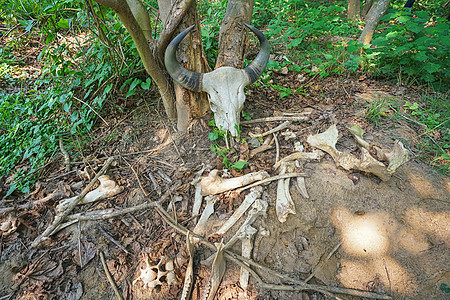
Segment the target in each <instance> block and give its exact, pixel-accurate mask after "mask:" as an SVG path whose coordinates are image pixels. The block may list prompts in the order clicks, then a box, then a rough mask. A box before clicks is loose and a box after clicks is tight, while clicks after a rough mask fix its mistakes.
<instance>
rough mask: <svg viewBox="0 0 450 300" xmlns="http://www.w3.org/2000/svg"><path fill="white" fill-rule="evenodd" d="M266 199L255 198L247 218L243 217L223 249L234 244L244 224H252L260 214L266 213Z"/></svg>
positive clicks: (244, 226) (243, 228)
mask: <svg viewBox="0 0 450 300" xmlns="http://www.w3.org/2000/svg"><path fill="white" fill-rule="evenodd" d="M267 206H268V204H267V201H265V200H261V199H256V200H255V202H253V204H252V208H251V209H250V211H249V212H248V215H247V218H246V219H245V221H244V223H243V224H242V226H241V227H240V228H239V229H238V231H237V232H236V233H235V234H234V235H233V237H232V238H231V239H230V240H229V241H228V242H227V243H226V244H225V246H224V247H225V249H228V248H230V247H231V246H233V245H234V243H235V242H236V241H237V240H238V239H239V236H240V235H241V234H242V232H243V231H244V230H245V228H246V226H249V225H252V224H253V223H254V222H255V220H256V219H257V218H258V217H259V216H262V215H265V214H266V211H267Z"/></svg>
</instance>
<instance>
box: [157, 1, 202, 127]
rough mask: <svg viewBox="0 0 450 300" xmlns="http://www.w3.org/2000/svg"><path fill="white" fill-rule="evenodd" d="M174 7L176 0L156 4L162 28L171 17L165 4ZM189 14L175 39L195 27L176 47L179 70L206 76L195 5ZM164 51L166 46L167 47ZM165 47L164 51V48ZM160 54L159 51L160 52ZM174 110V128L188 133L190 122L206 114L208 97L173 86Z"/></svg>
mask: <svg viewBox="0 0 450 300" xmlns="http://www.w3.org/2000/svg"><path fill="white" fill-rule="evenodd" d="M168 2H172V4H174V3H175V2H177V1H176V0H170V1H169V0H159V1H158V3H159V7H160V14H161V19H162V20H163V21H164V20H165V21H164V24H168V22H169V18H170V17H171V14H170V11H167V8H169V9H170V8H171V7H172V6H170V7H169V6H168V5H167V3H168ZM192 2H193V3H192V5H190V7H189V9H188V11H187V12H186V14H185V15H184V17H183V20H182V21H181V23H180V24H179V26H178V28H177V30H176V31H175V32H174V36H175V35H176V34H178V33H180V32H181V31H183V30H184V29H186V28H187V27H189V26H191V25H195V29H194V30H192V31H191V33H190V34H189V35H188V36H186V38H185V39H184V41H183V42H182V43H181V44H180V46H179V51H178V60H179V62H180V63H181V64H182V66H183V67H184V68H186V69H188V70H190V71H193V72H199V73H205V72H208V71H210V69H209V66H208V63H207V61H206V58H205V55H204V50H203V45H202V33H201V30H200V21H199V17H198V14H197V7H196V3H195V1H192ZM166 47H167V46H166ZM166 47H164V51H165V48H166ZM161 50H162V49H161ZM174 88H175V97H176V108H177V128H178V130H180V131H185V130H187V129H188V127H189V125H190V123H191V122H192V120H193V119H195V118H198V117H202V116H203V115H204V114H205V113H206V112H207V111H208V110H209V103H208V96H207V94H206V93H196V92H192V91H189V90H187V89H185V88H183V87H182V86H180V85H179V84H177V83H174Z"/></svg>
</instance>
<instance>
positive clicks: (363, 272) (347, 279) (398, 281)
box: [337, 256, 417, 295]
mask: <svg viewBox="0 0 450 300" xmlns="http://www.w3.org/2000/svg"><path fill="white" fill-rule="evenodd" d="M341 265H342V268H341V272H340V273H339V274H338V276H337V277H338V279H339V280H340V281H341V283H342V284H343V285H344V286H345V287H349V288H356V289H361V290H375V291H376V290H378V289H380V290H383V291H385V292H388V291H390V290H392V291H393V292H396V293H400V294H403V295H411V294H413V293H414V291H416V290H417V284H416V283H415V282H414V281H415V280H414V278H412V276H411V275H410V274H409V273H408V271H407V270H406V269H405V268H403V267H402V266H401V265H400V264H399V263H398V262H397V261H395V260H394V259H392V258H390V257H387V256H386V257H379V258H376V259H373V260H371V261H363V260H347V259H343V260H342V261H341Z"/></svg>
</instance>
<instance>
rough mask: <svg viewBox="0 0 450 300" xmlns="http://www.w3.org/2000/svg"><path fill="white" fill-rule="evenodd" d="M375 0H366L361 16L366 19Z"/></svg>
mask: <svg viewBox="0 0 450 300" xmlns="http://www.w3.org/2000/svg"><path fill="white" fill-rule="evenodd" d="M372 4H373V0H366V3H365V4H364V7H363V9H362V12H361V16H362V17H363V18H364V19H366V16H367V13H368V12H369V10H370V8H371V7H372Z"/></svg>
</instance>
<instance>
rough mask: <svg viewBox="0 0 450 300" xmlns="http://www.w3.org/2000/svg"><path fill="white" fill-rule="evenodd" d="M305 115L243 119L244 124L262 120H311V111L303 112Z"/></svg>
mask: <svg viewBox="0 0 450 300" xmlns="http://www.w3.org/2000/svg"><path fill="white" fill-rule="evenodd" d="M303 114H305V116H295V117H288V116H278V117H267V118H261V119H254V120H248V121H241V124H242V125H248V124H254V123H262V122H275V121H307V120H309V116H307V115H310V114H311V112H308V113H303Z"/></svg>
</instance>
